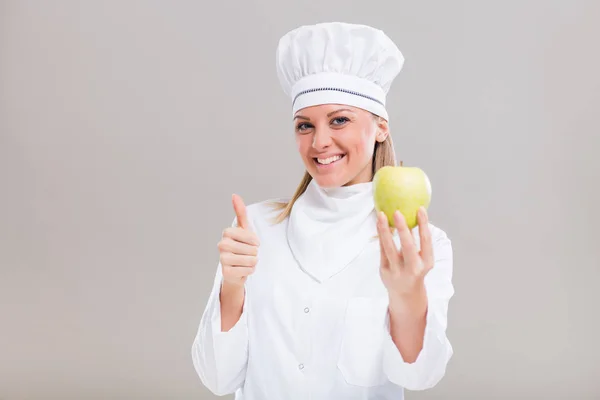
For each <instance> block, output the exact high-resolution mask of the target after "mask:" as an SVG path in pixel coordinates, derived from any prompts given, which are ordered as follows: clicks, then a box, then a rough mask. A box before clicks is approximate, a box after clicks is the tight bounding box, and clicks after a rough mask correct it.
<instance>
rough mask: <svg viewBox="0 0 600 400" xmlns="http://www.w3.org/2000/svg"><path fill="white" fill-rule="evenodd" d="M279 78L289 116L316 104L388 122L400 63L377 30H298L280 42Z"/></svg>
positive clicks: (339, 26) (324, 26)
mask: <svg viewBox="0 0 600 400" xmlns="http://www.w3.org/2000/svg"><path fill="white" fill-rule="evenodd" d="M276 64H277V76H278V78H279V82H280V83H281V86H282V88H283V90H284V92H285V94H286V95H287V96H289V97H290V98H291V100H292V109H293V110H292V113H293V114H295V113H296V111H298V110H300V109H302V108H304V107H309V106H314V105H319V104H332V103H335V104H346V105H350V106H355V107H358V108H362V109H364V110H367V111H370V112H372V113H373V114H376V115H378V116H380V117H383V118H385V119H386V120H387V119H388V113H387V111H386V108H385V104H386V96H387V93H388V91H389V89H390V86H391V85H392V81H393V80H394V78H395V77H396V75H398V73H399V72H400V70H401V69H402V66H403V64H404V57H403V55H402V53H401V52H400V50H399V49H398V48H397V47H396V45H395V44H394V42H392V40H391V39H390V38H389V37H388V36H387V35H386V34H385V33H383V32H382V31H381V30H379V29H375V28H372V27H370V26H366V25H356V24H349V23H343V22H330V23H319V24H316V25H308V26H301V27H299V28H296V29H294V30H292V31H290V32H288V33H287V34H285V35H284V36H283V37H282V38H281V39H280V40H279V45H278V47H277V52H276Z"/></svg>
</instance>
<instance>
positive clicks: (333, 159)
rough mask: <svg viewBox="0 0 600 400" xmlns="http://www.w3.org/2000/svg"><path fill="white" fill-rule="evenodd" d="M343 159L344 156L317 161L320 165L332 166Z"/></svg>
mask: <svg viewBox="0 0 600 400" xmlns="http://www.w3.org/2000/svg"><path fill="white" fill-rule="evenodd" d="M341 158H342V156H333V157H329V158H325V159H323V158H317V161H318V162H319V164H324V165H327V164H331V163H332V162H334V161H337V160H339V159H341Z"/></svg>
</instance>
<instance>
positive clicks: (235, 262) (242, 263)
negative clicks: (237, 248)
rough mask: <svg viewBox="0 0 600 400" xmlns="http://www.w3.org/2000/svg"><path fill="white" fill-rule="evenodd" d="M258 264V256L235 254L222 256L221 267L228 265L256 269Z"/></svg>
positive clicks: (223, 254)
mask: <svg viewBox="0 0 600 400" xmlns="http://www.w3.org/2000/svg"><path fill="white" fill-rule="evenodd" d="M256 262H257V258H256V256H244V255H239V254H233V253H222V254H221V265H227V266H230V267H254V266H255V265H256Z"/></svg>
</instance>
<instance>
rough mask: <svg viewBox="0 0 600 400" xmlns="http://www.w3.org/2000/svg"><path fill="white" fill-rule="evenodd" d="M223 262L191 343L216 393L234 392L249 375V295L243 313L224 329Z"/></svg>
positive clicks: (195, 359) (197, 365)
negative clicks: (221, 294)
mask: <svg viewBox="0 0 600 400" xmlns="http://www.w3.org/2000/svg"><path fill="white" fill-rule="evenodd" d="M221 282H222V272H221V264H220V263H219V266H218V268H217V273H216V277H215V281H214V285H213V288H212V292H211V294H210V296H209V299H208V303H207V305H206V308H205V310H204V313H203V315H202V318H201V320H200V326H199V327H198V331H197V333H196V337H195V338H194V341H193V345H192V360H193V363H194V368H195V370H196V373H197V374H198V376H199V377H200V380H201V381H202V383H203V384H204V386H206V387H207V388H208V389H209V390H210V391H211V392H213V393H214V394H215V395H218V396H223V395H227V394H232V393H234V392H235V391H236V390H237V389H239V388H240V387H241V386H242V385H243V383H244V380H245V378H246V365H247V362H248V325H247V320H248V296H247V295H246V296H245V299H244V305H243V309H242V315H241V317H240V319H239V320H238V322H237V323H236V324H235V325H234V326H233V327H232V328H231V329H230V330H229V331H226V332H221V303H220V297H219V294H220V289H221Z"/></svg>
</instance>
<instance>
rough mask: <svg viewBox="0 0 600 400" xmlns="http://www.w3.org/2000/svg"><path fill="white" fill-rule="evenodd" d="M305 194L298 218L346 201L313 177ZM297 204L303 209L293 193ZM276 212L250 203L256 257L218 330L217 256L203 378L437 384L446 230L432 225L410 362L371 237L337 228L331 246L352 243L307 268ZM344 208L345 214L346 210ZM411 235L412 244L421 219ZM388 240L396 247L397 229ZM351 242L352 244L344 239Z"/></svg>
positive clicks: (317, 392)
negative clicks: (333, 197) (234, 308)
mask: <svg viewBox="0 0 600 400" xmlns="http://www.w3.org/2000/svg"><path fill="white" fill-rule="evenodd" d="M313 182H314V181H313ZM342 190H345V189H342ZM369 195H370V192H367V197H368V196H369ZM310 196H312V197H313V200H315V199H316V201H312V203H307V202H306V201H305V202H304V205H303V206H302V207H305V208H306V209H307V210H308V212H305V213H304V214H302V215H300V214H297V215H296V221H297V222H296V223H297V224H298V223H304V222H303V221H306V220H310V218H311V216H310V215H309V213H310V212H311V207H319V206H321V205H323V204H325V205H326V206H329V207H331V211H333V212H334V213H338V212H340V209H342V208H343V205H342V206H340V204H338V203H333V204H331V203H327V202H328V201H329V199H328V198H326V197H327V196H328V193H327V192H324V191H323V190H320V189H319V188H318V186H316V185H315V184H314V183H311V185H310V186H309V188H308V189H307V193H305V195H304V197H305V198H306V199H310ZM324 197H325V198H324ZM301 199H302V198H301ZM323 200H325V202H326V203H323ZM343 200H344V199H342V201H343ZM361 201H362V202H363V203H364V201H366V200H361ZM296 204H298V205H299V207H298V209H299V210H300V211H303V209H302V207H301V206H300V199H299V200H298V202H297V203H296ZM300 211H298V212H300ZM304 211H306V210H304ZM304 211H303V212H304ZM276 213H277V211H274V210H273V208H271V207H269V205H268V202H267V201H264V202H260V203H255V204H252V205H249V206H248V207H247V214H248V218H249V220H250V224H251V227H252V229H253V230H254V231H255V232H256V233H257V235H258V237H259V239H260V247H259V251H258V263H257V265H256V269H255V272H254V274H252V275H250V276H249V277H248V280H247V281H246V286H245V289H246V297H245V301H244V306H243V311H242V315H241V317H240V319H239V320H238V322H237V323H236V324H235V325H234V326H233V327H232V329H230V330H229V331H227V332H221V314H220V302H219V291H220V285H221V279H222V272H221V265H220V264H219V265H218V266H217V269H216V274H215V279H214V285H213V287H212V292H211V293H210V296H209V299H208V303H207V305H206V308H205V309H204V313H203V314H202V317H201V320H200V324H199V328H198V331H197V334H196V336H195V338H194V341H193V345H192V359H193V365H194V367H195V370H196V372H197V374H198V376H199V377H200V379H201V381H202V383H203V384H204V385H205V386H206V387H207V388H208V389H209V390H210V391H211V392H213V393H214V394H216V395H225V394H232V393H235V398H236V399H237V400H282V399H286V400H294V399H303V400H304V399H311V400H332V399H348V400H350V399H356V400H358V399H361V400H366V399H394V400H402V399H403V398H404V394H403V391H404V389H409V390H423V389H427V388H431V387H433V386H434V385H436V384H437V383H438V382H439V381H440V380H441V378H442V377H443V376H444V374H445V371H446V366H447V364H448V362H449V360H450V358H451V356H452V354H453V349H452V346H451V344H450V342H449V340H448V338H447V336H446V327H447V310H448V302H449V300H450V298H451V297H452V296H453V294H454V288H453V285H452V282H451V279H452V247H451V243H450V240H449V239H448V237H447V235H446V234H445V232H444V231H442V230H441V229H439V228H437V227H435V226H434V225H432V224H430V225H429V226H430V229H431V232H432V242H433V245H434V255H435V265H434V267H433V269H432V270H431V271H430V272H429V273H428V274H427V276H426V278H425V285H426V289H427V296H428V312H427V320H426V321H427V322H426V329H425V336H424V344H423V349H422V350H421V352H420V354H419V356H418V358H417V359H416V361H415V362H413V363H408V362H405V361H404V360H403V358H402V355H401V354H400V352H399V351H398V349H397V347H396V345H395V344H394V343H393V341H392V338H391V336H390V332H389V316H388V314H387V311H388V309H387V307H388V292H387V290H386V288H385V286H384V285H383V283H382V281H381V276H380V263H379V261H380V258H379V257H380V247H379V243H378V239H376V238H369V239H370V240H368V241H366V242H365V243H366V244H365V245H364V246H362V247H361V248H359V247H360V246H357V243H356V242H353V241H352V239H348V240H346V238H345V237H340V238H339V239H337V240H338V242H337V243H338V246H337V247H339V248H341V251H342V252H344V253H350V252H352V251H353V250H352V247H355V249H354V253H353V254H352V257H347V260H348V262H346V263H345V264H343V265H339V266H337V267H336V268H335V269H330V270H327V269H325V271H326V272H323V270H324V269H323V268H322V266H319V267H317V268H312V269H311V268H310V267H311V266H308V265H304V266H303V265H302V262H301V261H300V260H301V259H299V257H298V256H299V255H300V254H299V253H298V251H296V254H294V252H293V250H292V249H294V248H295V249H299V248H301V246H299V245H296V246H294V245H292V244H291V243H290V236H291V229H290V218H287V219H286V220H285V221H283V222H282V223H280V224H273V223H272V222H271V220H270V218H272V217H274V216H275V215H276ZM373 213H374V212H373ZM351 214H352V212H351V213H350V214H348V217H347V218H345V219H344V221H345V220H351V217H350V215H351ZM356 214H360V212H358V213H356ZM334 215H337V214H334ZM352 215H354V214H352ZM317 216H318V217H321V215H317ZM371 217H372V219H371V220H370V221H373V224H371V225H369V227H368V228H364V229H363V230H369V229H370V231H369V233H371V232H373V229H376V227H375V225H374V224H375V222H374V221H375V216H374V214H371ZM234 224H235V220H234ZM339 225H340V224H339V223H338V224H336V226H339ZM346 228H348V226H346V227H344V226H342V228H341V229H346ZM298 229H305V228H304V227H301V228H298ZM310 229H311V227H310V226H309V225H307V226H306V230H310ZM332 233H333V235H332ZM375 234H376V231H375ZM335 235H341V233H340V232H339V231H338V232H335V231H333V232H328V233H327V236H326V237H327V238H330V239H331V238H332V237H333V236H335ZM314 236H315V237H316V236H318V232H316V231H315V235H314ZM413 236H414V237H415V240H416V241H417V244H419V243H418V242H419V240H418V227H416V228H414V229H413ZM323 237H324V238H325V236H323ZM306 240H307V241H308V240H310V235H307V237H306ZM332 240H335V239H332ZM323 241H325V239H323V240H321V239H317V241H315V242H314V243H313V244H312V245H313V246H314V247H315V248H317V247H318V243H319V242H323ZM395 242H396V245H397V246H398V247H400V242H399V240H398V236H397V234H396V235H395ZM331 243H335V242H331ZM331 243H328V246H329V247H330V248H331V247H332V246H331ZM348 243H349V244H350V246H351V247H348V248H344V245H345V244H348ZM333 247H335V246H333ZM340 254H341V253H340ZM307 259H310V258H307ZM305 264H306V263H305Z"/></svg>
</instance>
